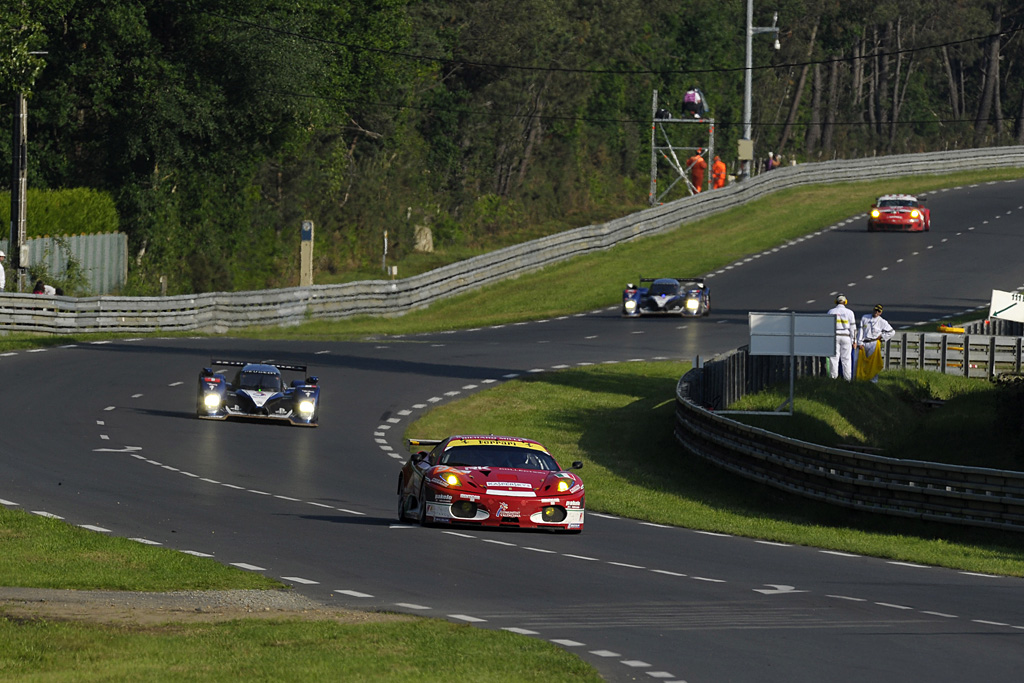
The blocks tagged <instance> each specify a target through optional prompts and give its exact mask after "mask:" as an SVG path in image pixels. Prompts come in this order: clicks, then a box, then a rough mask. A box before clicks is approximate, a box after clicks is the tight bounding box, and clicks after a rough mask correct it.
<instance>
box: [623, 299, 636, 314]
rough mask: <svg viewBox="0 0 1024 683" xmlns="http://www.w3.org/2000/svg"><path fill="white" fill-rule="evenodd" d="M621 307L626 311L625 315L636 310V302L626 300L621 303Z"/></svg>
mask: <svg viewBox="0 0 1024 683" xmlns="http://www.w3.org/2000/svg"><path fill="white" fill-rule="evenodd" d="M622 307H623V308H625V309H626V312H627V313H632V312H633V311H635V310H636V301H634V300H633V299H626V300H625V301H624V302H623V303H622Z"/></svg>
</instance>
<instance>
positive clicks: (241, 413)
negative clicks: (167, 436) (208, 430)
mask: <svg viewBox="0 0 1024 683" xmlns="http://www.w3.org/2000/svg"><path fill="white" fill-rule="evenodd" d="M210 364H211V367H209V368H203V370H202V372H200V373H199V399H198V402H197V405H196V416H197V417H199V418H201V419H204V420H226V419H228V418H229V417H247V418H254V419H258V420H282V421H287V422H290V423H291V424H293V425H300V426H303V427H316V425H317V420H318V419H319V417H320V387H319V385H318V379H317V378H316V377H308V376H306V366H305V365H280V364H273V365H272V364H270V363H250V362H247V361H240V360H211V361H210ZM223 367H227V368H238V370H236V371H235V373H234V377H233V378H232V379H231V381H228V378H227V375H226V374H225V373H226V371H225V370H220V371H218V372H214V368H223ZM282 371H288V372H297V373H301V374H302V377H303V379H294V380H292V382H291V384H290V385H289V386H285V385H284V381H283V379H282V377H281V373H282Z"/></svg>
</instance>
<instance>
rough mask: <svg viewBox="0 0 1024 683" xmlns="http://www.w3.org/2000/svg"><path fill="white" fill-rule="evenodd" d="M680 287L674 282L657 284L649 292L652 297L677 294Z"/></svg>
mask: <svg viewBox="0 0 1024 683" xmlns="http://www.w3.org/2000/svg"><path fill="white" fill-rule="evenodd" d="M678 287H679V286H678V285H676V284H675V283H674V282H655V283H654V284H653V285H651V288H650V289H649V290H648V293H649V294H651V295H652V296H654V295H658V294H675V293H676V290H677V289H678Z"/></svg>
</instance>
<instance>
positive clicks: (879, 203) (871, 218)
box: [868, 194, 932, 232]
mask: <svg viewBox="0 0 1024 683" xmlns="http://www.w3.org/2000/svg"><path fill="white" fill-rule="evenodd" d="M923 201H924V200H923V199H918V198H917V197H915V196H914V195H910V194H886V195H882V196H881V197H879V198H878V199H876V200H875V204H874V206H872V207H871V211H869V212H868V232H878V231H881V230H891V231H896V232H927V231H929V230H931V227H932V214H931V211H929V210H928V209H926V208H924V205H923V204H922V202H923Z"/></svg>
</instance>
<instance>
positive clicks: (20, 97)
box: [7, 51, 47, 292]
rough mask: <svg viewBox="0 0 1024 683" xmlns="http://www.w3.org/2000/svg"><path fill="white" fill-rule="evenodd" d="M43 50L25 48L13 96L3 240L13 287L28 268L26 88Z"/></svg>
mask: <svg viewBox="0 0 1024 683" xmlns="http://www.w3.org/2000/svg"><path fill="white" fill-rule="evenodd" d="M45 54H47V53H46V52H43V51H27V52H25V53H24V56H25V57H26V62H25V63H26V70H25V72H24V81H23V82H22V83H19V84H18V87H16V91H17V92H16V94H15V96H14V115H13V124H14V125H13V129H14V135H13V136H12V137H11V233H10V239H9V240H8V242H7V252H8V254H7V256H8V258H9V259H10V261H11V266H12V267H13V268H14V269H15V270H16V272H17V274H18V284H17V290H16V291H19V292H20V291H22V290H23V289H24V288H25V274H26V269H27V268H28V243H27V238H26V232H25V221H26V211H25V205H26V194H27V192H28V101H27V100H26V98H25V94H26V92H29V91H30V90H31V88H32V83H33V82H34V81H35V78H36V75H37V74H38V73H39V69H41V68H42V62H41V61H40V60H39V57H40V56H42V55H45Z"/></svg>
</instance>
